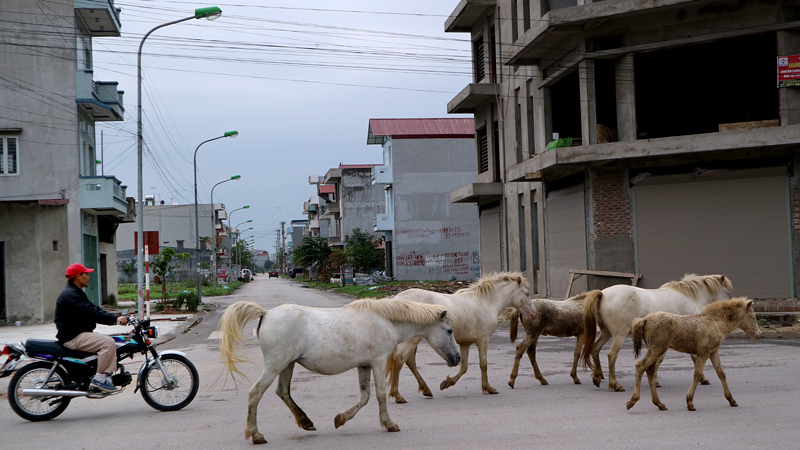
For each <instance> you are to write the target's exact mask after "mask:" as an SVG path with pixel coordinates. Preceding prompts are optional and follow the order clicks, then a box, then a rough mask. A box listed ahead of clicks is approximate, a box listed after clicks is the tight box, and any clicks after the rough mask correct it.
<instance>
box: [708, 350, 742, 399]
mask: <svg viewBox="0 0 800 450" xmlns="http://www.w3.org/2000/svg"><path fill="white" fill-rule="evenodd" d="M711 364H712V365H713V366H714V370H716V371H717V377H718V378H719V381H720V382H721V383H722V390H723V392H725V398H726V399H728V403H730V405H731V406H733V407H736V406H739V404H738V403H736V400H734V399H733V395H731V390H730V389H728V380H727V377H726V376H725V371H724V370H722V362H720V360H719V348H717V349H716V350H714V351H713V352H711ZM701 382H702V381H701Z"/></svg>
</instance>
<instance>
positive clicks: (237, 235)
mask: <svg viewBox="0 0 800 450" xmlns="http://www.w3.org/2000/svg"><path fill="white" fill-rule="evenodd" d="M252 221H253V219H250V220H245V221H244V222H240V223H237V224H236V227H234V228H236V230H237V232H236V244H237V249H238V244H239V241H240V240H242V237H241V235H242V232H241V231H238V230H239V225H241V224H243V223H250V222H252ZM252 229H253V227H250V228H248V229H246V230H243V231H247V230H252ZM238 250H239V252H238V254H239V258H237V259H238V263H239V264H238V265H239V266H241V264H242V249H238ZM232 258H233V249H231V259H232ZM239 269H241V267H239Z"/></svg>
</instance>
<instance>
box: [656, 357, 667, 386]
mask: <svg viewBox="0 0 800 450" xmlns="http://www.w3.org/2000/svg"><path fill="white" fill-rule="evenodd" d="M664 356H666V353H664V354H663V355H661V356H659V357H658V360H657V361H656V387H657V388H660V387H661V383H659V382H658V369H659V368H660V367H661V363H662V362H664Z"/></svg>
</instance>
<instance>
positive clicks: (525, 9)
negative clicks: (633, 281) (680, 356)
mask: <svg viewBox="0 0 800 450" xmlns="http://www.w3.org/2000/svg"><path fill="white" fill-rule="evenodd" d="M797 14H798V8H797V4H796V3H795V2H791V1H781V0H760V1H755V0H754V1H747V0H745V1H681V0H653V1H649V2H638V1H632V0H608V1H602V2H591V1H584V0H549V1H547V0H545V1H538V0H537V1H533V0H462V1H461V2H459V3H458V4H457V5H456V7H455V10H454V11H453V13H452V14H451V15H450V17H449V18H448V19H447V20H446V22H445V29H446V30H447V31H448V32H453V33H467V34H469V36H470V38H471V41H472V57H473V81H472V83H470V84H469V85H467V86H466V87H464V88H463V89H462V91H461V92H460V93H459V94H457V95H456V96H455V97H454V98H453V99H452V100H451V101H450V102H449V103H448V105H447V108H448V112H449V113H472V114H474V117H475V130H476V131H475V153H476V155H477V166H476V170H477V182H475V183H471V184H464V185H463V186H461V187H460V188H458V189H455V190H454V191H453V192H452V194H451V199H452V200H453V201H454V202H458V203H469V204H474V205H477V207H478V209H479V215H480V224H481V256H482V258H481V268H482V269H484V270H486V269H490V270H495V269H502V270H523V271H525V272H526V275H527V276H528V278H529V280H530V281H531V283H532V284H533V286H534V288H533V290H532V291H533V293H534V294H535V295H536V296H540V297H562V296H563V295H564V294H565V291H566V288H567V286H568V285H569V281H570V275H571V274H570V270H596V271H614V272H624V273H637V274H641V276H642V278H641V281H640V283H639V285H640V286H642V287H645V288H655V287H658V286H660V285H661V284H662V283H664V282H666V281H669V280H675V279H679V278H681V277H682V276H683V275H684V274H685V273H699V274H725V275H727V276H728V277H730V278H731V280H732V281H733V285H734V288H735V290H734V293H735V294H736V295H743V296H745V295H746V296H749V297H755V298H784V297H795V296H796V295H797V291H798V288H799V287H800V285H798V283H799V282H800V277H798V267H800V233H798V230H800V179H799V178H798V175H797V174H796V172H795V171H794V167H795V165H796V163H798V162H800V160H799V159H798V150H799V149H800V89H799V88H798V87H791V86H792V84H797V83H796V82H795V83H792V82H791V79H790V80H787V81H784V82H782V83H781V85H780V86H779V83H778V69H779V64H781V65H783V64H786V66H783V67H785V68H786V67H788V64H789V63H788V61H797V58H798V57H797V55H800V22H797V21H796V20H795V17H796V16H797ZM787 73H789V74H788V75H784V77H786V78H791V73H790V71H787ZM587 279H588V280H587ZM616 283H630V280H629V279H624V278H613V277H605V276H588V277H582V278H580V279H578V280H577V281H576V283H575V285H574V286H573V287H572V291H573V292H576V291H580V290H583V289H587V288H602V287H606V286H608V285H610V284H616Z"/></svg>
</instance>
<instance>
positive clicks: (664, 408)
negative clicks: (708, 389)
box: [656, 405, 694, 411]
mask: <svg viewBox="0 0 800 450" xmlns="http://www.w3.org/2000/svg"><path fill="white" fill-rule="evenodd" d="M656 406H658V409H660V410H661V411H666V410H667V407H666V406H665V405H656ZM689 411H694V407H692V409H690V410H689Z"/></svg>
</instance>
